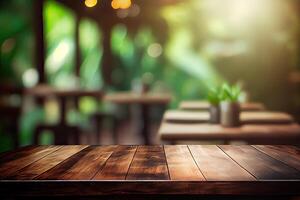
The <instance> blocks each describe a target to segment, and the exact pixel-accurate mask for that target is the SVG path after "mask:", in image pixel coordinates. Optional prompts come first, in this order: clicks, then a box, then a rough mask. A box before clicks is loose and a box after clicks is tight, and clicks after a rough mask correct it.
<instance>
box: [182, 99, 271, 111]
mask: <svg viewBox="0 0 300 200" xmlns="http://www.w3.org/2000/svg"><path fill="white" fill-rule="evenodd" d="M209 107H210V104H209V102H207V101H183V102H181V103H180V104H179V109H182V110H191V111H192V110H195V111H197V110H198V111H199V110H209ZM241 110H242V111H263V110H265V106H264V105H263V104H262V103H255V102H247V103H241Z"/></svg>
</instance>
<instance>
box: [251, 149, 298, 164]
mask: <svg viewBox="0 0 300 200" xmlns="http://www.w3.org/2000/svg"><path fill="white" fill-rule="evenodd" d="M254 147H255V148H257V149H258V150H260V151H262V152H264V153H266V154H268V155H269V156H271V157H273V158H275V159H277V160H280V161H281V162H284V163H285V164H287V165H289V166H291V167H294V168H296V169H297V170H300V149H299V148H297V147H295V146H284V145H279V146H272V145H255V146H254Z"/></svg>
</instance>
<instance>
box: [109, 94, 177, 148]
mask: <svg viewBox="0 0 300 200" xmlns="http://www.w3.org/2000/svg"><path fill="white" fill-rule="evenodd" d="M171 99H172V96H171V95H170V94H159V93H150V92H149V93H134V92H118V93H112V94H106V95H105V96H104V101H108V102H112V103H115V104H123V105H138V106H139V107H140V110H141V124H142V125H141V127H140V131H139V132H140V134H141V135H142V136H143V137H144V141H145V144H149V143H150V138H149V137H150V136H149V135H150V133H149V129H150V119H149V109H150V107H151V106H153V105H162V106H166V105H167V104H168V103H169V102H170V101H171Z"/></svg>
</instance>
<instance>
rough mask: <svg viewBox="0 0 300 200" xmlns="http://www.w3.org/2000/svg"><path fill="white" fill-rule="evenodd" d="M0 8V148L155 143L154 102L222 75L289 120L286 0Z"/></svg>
mask: <svg viewBox="0 0 300 200" xmlns="http://www.w3.org/2000/svg"><path fill="white" fill-rule="evenodd" d="M0 8H1V9H0V15H1V31H0V43H1V56H0V59H1V62H0V65H1V68H0V69H1V71H0V82H1V108H0V110H1V111H0V113H1V121H0V122H1V124H0V137H1V139H0V141H1V142H0V151H6V150H11V149H14V148H16V147H20V146H26V145H30V144H55V143H56V142H57V143H62V144H64V143H66V144H73V143H74V144H75V143H78V144H102V145H108V144H163V143H165V142H168V141H163V140H161V137H160V136H159V134H158V130H159V127H160V125H161V122H162V119H163V116H164V112H165V111H166V110H169V109H171V110H180V108H179V106H180V104H181V103H184V101H199V102H200V101H203V102H205V101H208V99H207V96H208V93H209V92H210V90H211V89H212V88H217V87H222V85H224V83H227V84H229V85H230V84H231V85H238V86H239V87H240V90H241V92H240V93H241V94H240V97H239V101H240V102H245V103H246V102H250V103H251V102H257V103H260V104H261V105H263V106H264V110H266V111H276V112H282V113H287V114H289V115H290V116H291V117H292V118H293V120H294V121H295V122H299V120H300V68H299V64H300V60H299V51H300V50H299V44H300V43H299V32H300V26H299V24H300V23H299V20H300V18H299V15H300V10H299V9H300V3H299V2H298V1H297V0H288V1H280V0H278V1H271V0H263V1H259V0H252V1H247V0H246V1H239V0H226V1H220V0H201V1H198V0H160V1H154V2H153V1H140V0H132V1H130V0H123V1H122V0H120V1H118V0H116V1H103V0H102V1H97V0H86V1H84V0H77V1H73V0H45V1H34V0H30V1H23V0H12V1H1V3H0ZM55 91H57V92H58V93H59V92H61V94H58V93H56V92H55ZM63 92H65V93H66V94H63ZM148 93H149V94H150V95H154V97H153V99H152V100H151V97H150V100H147V94H148ZM144 96H145V97H144ZM156 97H158V98H157V99H156ZM143 98H144V99H143ZM143 101H144V102H143ZM183 110H184V109H183ZM144 111H146V112H144ZM145 114H146V115H145ZM145 124H146V127H144V126H145ZM143 128H146V129H147V131H148V132H149V133H148V136H147V137H146V138H145V137H144V136H145V135H143V130H142V129H143ZM139 129H140V130H139ZM61 130H62V131H61ZM60 131H61V132H62V134H60V135H58V134H56V133H55V132H60ZM67 132H71V135H68V133H67ZM72 132H76V134H73V135H72ZM77 133H78V134H77ZM67 135H68V136H67ZM74 135H76V136H74ZM60 136H61V137H62V138H57V137H60ZM58 140H62V141H58ZM63 140H65V141H63ZM69 140H70V141H69ZM270 140H272V139H270ZM185 142H196V143H197V142H199V143H201V141H193V140H191V141H185ZM216 142H222V141H216ZM240 142H243V141H240ZM270 142H272V141H270ZM179 143H180V141H179Z"/></svg>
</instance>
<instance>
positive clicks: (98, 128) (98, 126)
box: [95, 116, 103, 144]
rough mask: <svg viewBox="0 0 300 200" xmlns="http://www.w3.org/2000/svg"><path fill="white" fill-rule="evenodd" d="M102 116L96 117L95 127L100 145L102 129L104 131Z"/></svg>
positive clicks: (97, 141)
mask: <svg viewBox="0 0 300 200" xmlns="http://www.w3.org/2000/svg"><path fill="white" fill-rule="evenodd" d="M102 121H103V118H102V116H96V117H95V126H96V144H99V143H100V137H101V129H102Z"/></svg>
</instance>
